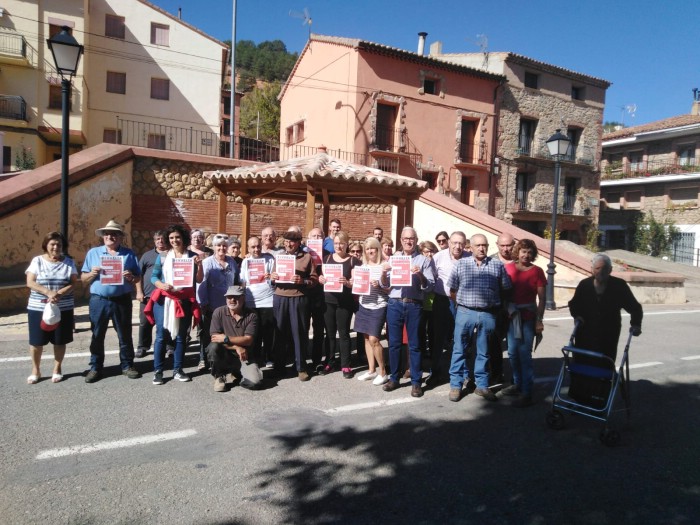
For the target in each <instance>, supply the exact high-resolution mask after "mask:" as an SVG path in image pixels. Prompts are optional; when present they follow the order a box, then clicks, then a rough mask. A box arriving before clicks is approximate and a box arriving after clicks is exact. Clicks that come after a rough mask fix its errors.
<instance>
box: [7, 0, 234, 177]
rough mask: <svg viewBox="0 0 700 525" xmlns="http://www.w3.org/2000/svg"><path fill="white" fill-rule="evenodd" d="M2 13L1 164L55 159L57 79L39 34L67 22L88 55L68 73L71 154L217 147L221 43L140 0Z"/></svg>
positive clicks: (72, 2) (77, 0) (99, 0)
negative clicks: (27, 156)
mask: <svg viewBox="0 0 700 525" xmlns="http://www.w3.org/2000/svg"><path fill="white" fill-rule="evenodd" d="M0 7H2V8H3V9H2V16H1V17H0V131H3V132H4V147H3V165H4V167H5V170H6V171H8V170H13V169H16V168H17V166H16V165H15V158H16V152H17V150H18V149H21V148H22V147H25V148H31V152H32V155H33V157H34V159H35V160H36V162H37V165H41V164H44V163H47V162H51V161H53V160H55V159H56V158H58V157H59V156H60V141H61V96H60V95H61V93H60V92H61V86H60V77H59V76H58V75H57V74H56V72H55V68H54V65H53V63H52V58H51V53H50V51H49V49H48V46H47V44H46V39H47V38H50V37H51V36H53V35H54V34H55V33H56V32H58V31H60V29H61V27H63V26H67V27H69V28H70V30H71V31H72V33H73V36H74V37H75V38H76V40H78V42H79V43H81V44H83V45H84V46H85V54H84V56H83V58H82V60H81V62H80V67H79V71H78V73H77V75H76V77H75V78H74V79H73V89H72V93H71V107H70V129H71V133H70V145H71V149H70V151H71V152H74V151H76V150H78V149H81V148H82V147H87V146H92V145H95V144H99V143H101V142H116V143H122V144H129V145H134V146H143V147H152V148H158V149H166V150H171V149H172V150H177V151H184V152H192V153H202V154H208V155H218V154H219V143H218V133H219V130H220V127H221V122H222V114H221V87H222V81H223V77H224V73H225V69H224V67H225V64H226V60H227V56H228V55H227V53H228V51H227V47H226V46H225V45H224V44H223V43H222V42H219V41H218V40H216V39H214V38H212V37H210V36H208V35H206V34H205V33H203V32H201V31H199V30H198V29H196V28H195V27H193V26H191V25H189V24H187V23H186V22H184V21H183V20H182V19H180V18H179V17H177V16H174V15H172V14H170V13H167V12H166V11H164V10H162V9H160V8H159V7H158V6H156V5H154V4H152V3H150V2H147V1H145V0H50V1H49V0H25V1H19V0H6V1H5V2H3V5H2V6H0Z"/></svg>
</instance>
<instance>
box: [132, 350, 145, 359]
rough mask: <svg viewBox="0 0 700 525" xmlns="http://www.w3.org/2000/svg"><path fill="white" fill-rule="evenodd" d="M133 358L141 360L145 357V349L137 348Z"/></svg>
mask: <svg viewBox="0 0 700 525" xmlns="http://www.w3.org/2000/svg"><path fill="white" fill-rule="evenodd" d="M134 357H138V358H139V359H141V358H142V357H146V349H145V348H137V349H136V352H135V353H134Z"/></svg>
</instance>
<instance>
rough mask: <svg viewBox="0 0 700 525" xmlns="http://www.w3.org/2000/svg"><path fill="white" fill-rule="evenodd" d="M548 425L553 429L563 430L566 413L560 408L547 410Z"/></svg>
mask: <svg viewBox="0 0 700 525" xmlns="http://www.w3.org/2000/svg"><path fill="white" fill-rule="evenodd" d="M545 420H546V421H547V426H548V427H549V428H551V429H553V430H561V429H562V428H564V414H562V413H561V412H559V411H558V410H551V411H549V412H547V417H546V419H545Z"/></svg>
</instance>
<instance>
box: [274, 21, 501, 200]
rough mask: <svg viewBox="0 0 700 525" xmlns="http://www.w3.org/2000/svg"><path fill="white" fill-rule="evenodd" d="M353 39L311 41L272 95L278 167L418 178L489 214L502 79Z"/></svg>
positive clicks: (313, 38) (420, 44)
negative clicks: (355, 167)
mask: <svg viewBox="0 0 700 525" xmlns="http://www.w3.org/2000/svg"><path fill="white" fill-rule="evenodd" d="M424 46H425V34H421V35H420V36H419V42H418V50H417V52H412V51H406V50H402V49H397V48H393V47H389V46H385V45H382V44H377V43H374V42H368V41H365V40H361V39H354V38H344V37H339V36H325V35H317V34H312V35H311V36H310V38H309V41H308V42H307V45H306V47H305V48H304V50H303V51H302V52H301V54H300V56H299V59H298V60H297V62H296V64H295V66H294V68H293V70H292V73H291V74H290V76H289V79H288V81H287V82H286V83H285V85H284V86H283V88H282V91H281V93H280V96H279V98H280V101H281V117H280V119H281V129H280V143H281V144H282V146H281V147H282V149H283V151H282V152H281V154H282V156H283V157H284V158H291V157H303V156H307V155H311V154H314V153H316V152H317V150H318V148H319V147H320V146H324V147H325V148H326V151H327V152H328V154H329V155H331V156H334V157H337V158H339V159H340V160H345V161H349V162H352V163H356V164H361V165H366V166H370V167H376V168H379V169H382V170H384V171H389V172H393V173H398V174H401V175H406V176H410V177H415V178H420V179H423V180H425V181H426V182H427V183H428V186H429V187H430V188H432V189H435V190H437V191H439V192H441V193H444V194H446V195H449V196H450V197H452V198H455V199H457V200H459V201H461V202H463V203H466V204H469V205H472V206H474V207H477V208H479V209H482V210H484V211H485V210H486V209H487V207H488V195H489V191H490V182H491V181H490V172H491V163H492V159H493V156H494V145H495V138H496V135H495V131H496V121H495V117H496V115H497V109H496V104H497V96H498V89H499V86H500V85H501V84H502V83H503V82H504V81H505V78H504V77H503V76H502V75H499V74H494V73H490V72H487V71H480V70H478V69H475V68H472V67H467V66H464V65H458V64H450V63H446V62H444V61H442V60H438V59H435V58H432V57H428V56H424V54H423V52H424Z"/></svg>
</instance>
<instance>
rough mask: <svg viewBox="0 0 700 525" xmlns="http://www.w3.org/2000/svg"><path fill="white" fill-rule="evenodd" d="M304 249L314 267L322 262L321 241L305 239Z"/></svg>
mask: <svg viewBox="0 0 700 525" xmlns="http://www.w3.org/2000/svg"><path fill="white" fill-rule="evenodd" d="M306 247H307V248H308V250H309V254H310V255H311V258H312V259H313V261H314V266H318V265H319V264H321V263H322V262H323V261H322V259H321V257H322V255H323V239H307V240H306Z"/></svg>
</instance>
